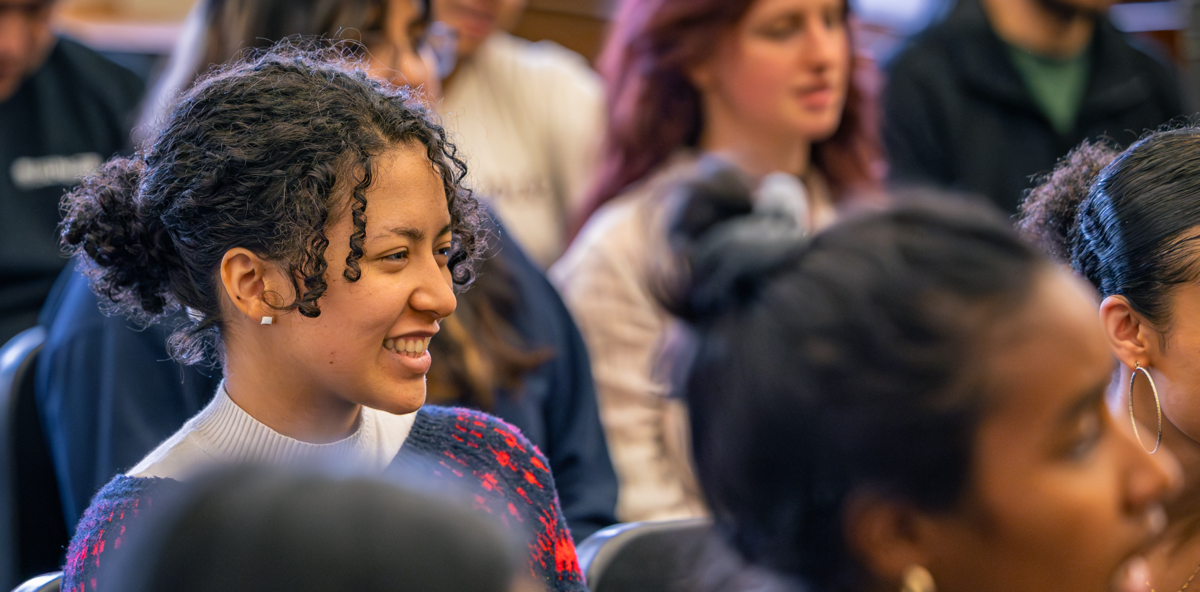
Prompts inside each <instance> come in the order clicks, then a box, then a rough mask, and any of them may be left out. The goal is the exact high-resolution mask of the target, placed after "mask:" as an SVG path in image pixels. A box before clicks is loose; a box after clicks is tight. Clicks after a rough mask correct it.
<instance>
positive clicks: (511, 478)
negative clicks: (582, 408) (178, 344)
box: [62, 406, 587, 592]
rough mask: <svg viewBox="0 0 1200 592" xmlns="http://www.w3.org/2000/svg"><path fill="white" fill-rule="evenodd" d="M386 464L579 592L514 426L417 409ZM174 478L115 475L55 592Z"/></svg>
mask: <svg viewBox="0 0 1200 592" xmlns="http://www.w3.org/2000/svg"><path fill="white" fill-rule="evenodd" d="M393 466H403V467H404V469H405V470H407V471H411V470H412V468H413V467H423V469H422V470H425V471H429V472H431V473H432V475H433V476H434V477H435V478H436V479H438V480H440V481H445V482H449V483H451V484H452V485H454V486H456V488H457V489H465V490H466V492H467V494H468V495H470V496H471V499H472V500H473V505H474V507H475V508H476V509H479V510H480V511H484V512H487V513H489V514H491V515H493V516H495V517H496V518H497V519H498V520H499V521H500V522H501V523H503V524H505V525H506V526H508V527H509V528H511V529H514V530H517V531H518V532H521V533H522V534H524V535H525V536H526V540H527V542H528V546H529V569H530V573H531V574H532V576H533V578H534V579H535V581H538V582H541V583H542V584H543V585H544V586H545V588H546V589H547V590H551V591H554V592H569V591H586V590H587V587H586V586H585V585H584V582H583V575H582V574H581V573H580V571H579V562H578V561H577V560H576V557H575V545H574V543H573V542H572V541H571V534H570V532H569V531H568V530H567V524H566V521H565V520H563V517H562V509H561V508H560V507H559V503H558V494H557V493H556V491H555V489H554V478H553V476H551V474H550V470H549V469H548V464H547V462H546V459H545V457H543V456H542V453H541V452H540V451H538V449H537V448H536V447H534V446H533V445H532V444H530V443H529V440H526V439H525V436H523V435H521V432H520V431H519V430H517V428H515V427H513V426H511V425H509V424H507V423H505V422H503V421H501V420H499V419H496V418H495V417H492V416H490V415H487V414H484V413H480V412H478V411H471V410H468V409H457V408H455V409H450V408H443V407H432V406H429V407H424V408H422V409H421V410H420V411H418V412H417V419H416V421H415V422H414V423H413V427H412V431H411V432H410V433H409V435H408V438H407V439H406V440H405V441H404V445H403V446H402V447H401V448H400V453H399V454H398V455H397V456H396V459H395V460H394V461H393ZM178 485H179V482H178V481H174V480H171V479H158V478H138V477H127V476H124V475H120V476H117V477H116V478H114V479H113V480H112V481H110V482H109V483H108V485H105V486H104V488H103V489H101V490H100V492H99V493H97V494H96V496H95V497H94V498H93V499H92V503H91V505H90V506H88V509H87V511H85V512H84V514H83V517H82V518H81V519H80V520H79V524H78V526H77V527H76V530H75V537H74V538H73V539H72V540H71V544H70V545H69V546H68V548H67V557H66V566H65V567H64V569H63V571H64V572H65V573H64V579H63V585H62V590H64V592H93V591H95V590H96V574H97V571H98V570H99V569H100V568H101V566H103V565H106V564H108V563H111V562H112V555H113V554H114V553H119V551H118V550H119V549H120V548H121V543H122V541H123V539H124V537H125V535H126V533H127V531H128V529H129V528H137V525H138V517H139V514H140V513H141V510H142V509H143V508H146V507H148V506H150V505H151V504H153V503H154V498H155V495H156V494H157V493H159V492H161V491H163V490H164V488H170V487H176V486H178Z"/></svg>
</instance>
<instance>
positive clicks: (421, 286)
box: [408, 256, 458, 320]
mask: <svg viewBox="0 0 1200 592" xmlns="http://www.w3.org/2000/svg"><path fill="white" fill-rule="evenodd" d="M421 259H422V261H421V262H420V267H419V269H418V270H417V271H418V275H417V277H416V281H417V287H416V289H415V290H413V292H412V295H411V296H409V300H408V304H409V306H411V307H412V308H413V309H414V310H417V311H420V312H423V313H425V314H427V315H429V316H431V317H433V319H434V320H438V319H444V318H446V317H448V316H450V315H451V314H453V313H454V309H455V308H456V307H457V306H458V300H457V299H456V298H455V297H454V287H453V285H454V282H453V280H451V278H450V270H449V269H447V268H445V267H442V266H441V265H438V263H437V260H436V259H434V258H433V257H432V256H429V257H422V258H421Z"/></svg>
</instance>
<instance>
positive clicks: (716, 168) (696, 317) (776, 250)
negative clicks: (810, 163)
mask: <svg viewBox="0 0 1200 592" xmlns="http://www.w3.org/2000/svg"><path fill="white" fill-rule="evenodd" d="M787 177H789V178H790V179H792V180H794V183H791V182H788V181H787V180H786V179H783V178H781V177H777V176H776V175H771V176H768V177H767V178H766V179H764V182H763V184H762V185H761V186H760V192H761V193H760V195H757V196H756V195H755V194H754V193H753V192H752V190H751V187H750V182H749V180H748V179H747V177H746V175H745V174H744V173H742V171H741V170H739V169H738V168H737V167H735V166H734V165H732V164H730V163H728V162H726V161H725V160H723V159H721V158H718V157H715V156H708V157H705V158H703V159H701V161H700V162H699V163H698V164H697V166H696V171H695V173H694V175H693V176H692V177H691V178H689V179H687V180H685V181H683V182H681V183H680V184H679V185H677V186H676V187H675V189H674V190H673V192H672V196H671V198H670V199H671V202H672V208H673V211H672V212H671V215H669V217H668V237H669V239H670V243H671V247H672V250H673V251H674V254H675V255H676V257H678V258H679V259H680V260H681V261H682V267H683V269H684V270H685V271H684V272H683V274H682V276H681V277H680V278H679V279H678V281H677V284H676V286H677V287H676V289H675V290H674V293H673V294H671V295H669V296H667V297H666V298H664V299H663V300H664V305H665V306H666V307H667V308H668V309H669V310H671V311H672V312H673V313H674V314H676V315H677V316H679V317H681V318H683V319H685V320H688V321H692V322H699V321H702V320H703V319H704V318H706V317H710V316H715V315H718V314H720V313H721V312H723V311H724V310H725V309H726V308H727V307H728V306H730V305H733V304H735V303H736V302H738V301H740V299H741V298H742V297H743V296H745V295H747V294H749V293H750V292H752V291H753V288H754V286H756V285H757V284H758V283H760V282H761V281H762V279H763V278H764V276H766V275H769V272H770V270H772V269H773V268H775V267H777V266H779V265H780V264H781V263H782V262H784V261H787V260H789V259H791V258H792V257H794V256H795V252H796V250H797V249H798V248H799V247H800V246H801V245H802V244H803V240H802V239H803V237H804V230H803V226H802V225H801V223H800V221H801V220H802V219H803V217H804V216H805V215H806V213H807V199H806V197H805V195H804V191H803V185H800V183H799V180H796V179H795V177H792V176H791V175H787Z"/></svg>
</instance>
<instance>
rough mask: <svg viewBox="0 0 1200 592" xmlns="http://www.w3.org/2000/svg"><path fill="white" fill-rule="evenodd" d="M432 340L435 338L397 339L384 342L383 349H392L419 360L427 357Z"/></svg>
mask: <svg viewBox="0 0 1200 592" xmlns="http://www.w3.org/2000/svg"><path fill="white" fill-rule="evenodd" d="M430 339H433V338H432V337H425V338H423V339H404V338H399V337H397V338H395V339H386V340H384V342H383V347H384V348H386V349H390V350H392V351H394V352H396V353H398V354H400V355H402V356H408V357H410V358H419V357H421V356H423V355H425V350H427V349H429V340H430Z"/></svg>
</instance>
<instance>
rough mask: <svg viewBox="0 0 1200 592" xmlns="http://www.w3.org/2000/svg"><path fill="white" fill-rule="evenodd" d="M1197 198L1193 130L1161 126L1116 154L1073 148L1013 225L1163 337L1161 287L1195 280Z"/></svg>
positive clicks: (1199, 273) (1092, 146) (1199, 236)
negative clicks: (1119, 297)
mask: <svg viewBox="0 0 1200 592" xmlns="http://www.w3.org/2000/svg"><path fill="white" fill-rule="evenodd" d="M1197 195H1200V127H1194V126H1184V127H1180V126H1178V125H1171V126H1168V127H1166V128H1164V129H1162V130H1160V131H1157V132H1152V133H1150V134H1147V135H1145V136H1143V137H1142V138H1141V139H1140V140H1138V141H1137V142H1135V143H1134V144H1133V145H1132V146H1130V147H1129V148H1127V149H1126V150H1125V151H1124V152H1118V150H1117V149H1116V148H1115V147H1113V146H1112V145H1109V144H1106V143H1103V142H1092V143H1085V144H1083V145H1081V146H1080V147H1078V148H1076V149H1075V150H1074V151H1072V152H1071V154H1069V155H1068V156H1067V157H1066V158H1064V159H1063V160H1061V161H1060V162H1059V163H1058V165H1057V167H1056V168H1055V169H1054V171H1053V172H1052V173H1050V174H1049V175H1047V176H1045V177H1043V178H1042V179H1041V181H1040V184H1039V185H1038V186H1037V187H1036V188H1034V189H1033V190H1031V191H1030V192H1029V194H1028V196H1027V197H1026V199H1025V201H1024V203H1022V205H1021V210H1020V212H1021V213H1020V220H1019V221H1018V223H1017V227H1018V229H1019V230H1021V232H1022V233H1023V234H1025V236H1026V237H1028V238H1030V239H1032V240H1033V241H1034V242H1035V243H1037V244H1038V245H1040V246H1041V247H1042V249H1043V250H1044V251H1046V252H1047V253H1049V254H1050V255H1051V256H1053V257H1055V258H1057V259H1059V260H1060V261H1067V262H1070V264H1071V266H1072V267H1073V268H1074V269H1075V271H1076V272H1077V273H1079V275H1081V276H1083V277H1084V278H1086V279H1087V280H1088V281H1089V282H1091V284H1092V285H1093V286H1095V288H1096V290H1097V291H1098V292H1099V293H1100V295H1101V296H1111V295H1115V294H1120V295H1122V296H1125V298H1126V299H1128V301H1129V304H1130V306H1132V307H1133V308H1134V309H1135V310H1137V311H1138V313H1140V314H1141V315H1142V316H1144V317H1145V318H1146V319H1147V320H1148V321H1149V322H1150V323H1152V324H1153V325H1155V327H1156V329H1158V330H1159V331H1160V332H1163V333H1165V332H1166V331H1167V330H1168V328H1169V326H1170V320H1171V318H1170V317H1171V315H1170V299H1169V296H1170V290H1171V288H1172V287H1174V286H1176V285H1179V284H1183V283H1187V282H1191V281H1195V280H1196V279H1197V278H1200V265H1198V262H1200V250H1198V249H1197V240H1200V200H1198V199H1196V196H1197Z"/></svg>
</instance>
